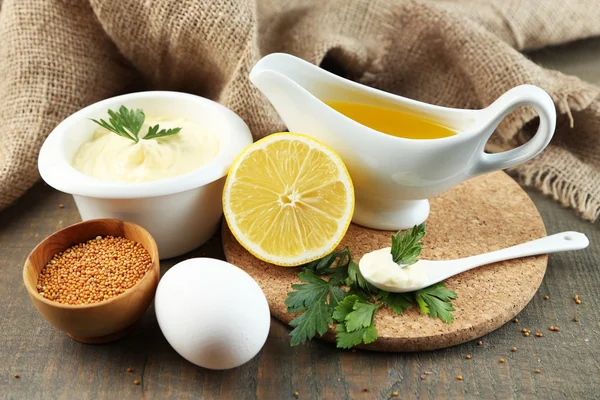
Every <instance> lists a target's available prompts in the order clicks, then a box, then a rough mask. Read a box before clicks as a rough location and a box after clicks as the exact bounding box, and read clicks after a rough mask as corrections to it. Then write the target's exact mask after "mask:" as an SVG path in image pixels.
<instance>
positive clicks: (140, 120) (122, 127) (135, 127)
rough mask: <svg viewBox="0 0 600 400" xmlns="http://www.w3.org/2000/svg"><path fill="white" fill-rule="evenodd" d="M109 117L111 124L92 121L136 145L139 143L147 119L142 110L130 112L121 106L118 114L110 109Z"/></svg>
mask: <svg viewBox="0 0 600 400" xmlns="http://www.w3.org/2000/svg"><path fill="white" fill-rule="evenodd" d="M108 116H109V119H108V121H109V122H106V121H105V120H103V119H101V120H100V121H97V120H95V119H92V121H94V122H95V123H97V124H98V125H100V126H101V127H103V128H105V129H108V130H109V131H111V132H114V133H116V134H117V135H119V136H122V137H124V138H127V139H130V140H133V141H134V142H136V143H137V142H139V140H140V139H139V137H138V134H139V133H140V129H141V128H142V125H143V124H144V120H145V119H146V115H145V114H144V112H143V111H142V110H140V109H137V110H129V109H128V108H127V107H125V106H121V107H120V108H119V111H118V112H114V111H113V110H111V109H109V110H108Z"/></svg>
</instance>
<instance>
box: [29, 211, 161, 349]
mask: <svg viewBox="0 0 600 400" xmlns="http://www.w3.org/2000/svg"><path fill="white" fill-rule="evenodd" d="M98 235H100V236H105V235H112V236H121V237H125V238H127V239H129V240H133V241H135V242H137V243H139V244H141V245H142V246H144V248H145V249H146V250H147V251H148V252H149V253H150V257H151V259H152V266H151V267H150V269H149V270H148V271H147V272H146V274H145V275H144V276H143V277H142V279H140V280H139V282H137V283H136V284H135V286H133V287H132V288H130V289H128V290H126V291H125V292H124V293H121V294H120V295H118V296H115V297H113V298H110V299H108V300H104V301H100V302H97V303H92V304H83V305H70V304H62V303H57V302H54V301H51V300H48V299H46V298H44V297H42V296H41V295H40V294H39V293H38V291H37V288H36V285H37V279H38V276H39V273H40V271H41V270H42V268H44V267H45V266H46V264H47V263H48V262H49V261H50V260H51V259H52V256H54V255H55V254H56V253H60V252H61V251H64V250H66V249H68V248H69V247H71V246H73V245H75V244H77V243H82V242H86V241H88V240H90V239H93V238H95V237H96V236H98ZM159 276H160V267H159V258H158V248H157V246H156V242H155V241H154V239H153V238H152V236H150V234H149V233H148V232H147V231H146V230H145V229H144V228H142V227H141V226H139V225H136V224H133V223H130V222H123V221H120V220H117V219H95V220H89V221H84V222H80V223H78V224H75V225H71V226H69V227H67V228H64V229H62V230H60V231H58V232H56V233H54V234H52V235H51V236H49V237H47V238H46V239H44V241H42V242H41V243H40V244H38V245H37V246H36V248H35V249H33V251H32V252H31V254H29V257H27V260H26V261H25V266H24V268H23V281H24V283H25V287H26V288H27V292H28V293H29V297H30V298H31V301H32V302H33V305H34V306H35V308H37V310H38V311H39V313H40V314H42V317H44V318H45V319H46V321H48V322H50V324H52V325H53V326H54V327H55V328H57V329H60V330H61V331H64V332H66V333H67V334H68V335H69V336H70V337H72V338H73V339H75V340H78V341H80V342H84V343H107V342H111V341H115V340H118V339H120V338H122V337H123V336H125V335H126V334H127V333H128V332H129V331H131V329H132V328H133V327H134V325H135V324H136V322H138V320H139V319H140V318H141V317H142V315H143V314H144V312H145V311H146V309H147V308H148V307H149V306H150V303H152V299H153V298H154V293H155V292H156V287H157V286H158V280H159Z"/></svg>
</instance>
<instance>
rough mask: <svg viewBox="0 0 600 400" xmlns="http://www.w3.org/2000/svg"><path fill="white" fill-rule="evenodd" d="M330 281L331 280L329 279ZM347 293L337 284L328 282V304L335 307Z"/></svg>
mask: <svg viewBox="0 0 600 400" xmlns="http://www.w3.org/2000/svg"><path fill="white" fill-rule="evenodd" d="M330 282H331V280H330ZM347 295H348V293H346V291H345V290H344V289H342V288H341V287H339V286H335V285H332V284H331V283H330V284H329V305H330V306H331V307H332V308H336V307H337V306H338V305H339V304H340V302H342V301H343V300H344V298H346V296H347Z"/></svg>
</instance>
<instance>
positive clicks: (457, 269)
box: [359, 232, 590, 293]
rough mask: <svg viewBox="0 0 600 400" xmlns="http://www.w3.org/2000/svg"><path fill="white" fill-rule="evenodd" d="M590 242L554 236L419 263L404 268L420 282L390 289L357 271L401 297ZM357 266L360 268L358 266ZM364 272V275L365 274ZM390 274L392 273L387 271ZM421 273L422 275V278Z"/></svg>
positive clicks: (567, 235)
mask: <svg viewBox="0 0 600 400" xmlns="http://www.w3.org/2000/svg"><path fill="white" fill-rule="evenodd" d="M589 243H590V241H589V240H588V238H587V237H586V236H585V235H584V234H583V233H579V232H562V233H557V234H555V235H550V236H546V237H544V238H541V239H536V240H532V241H531V242H527V243H523V244H518V245H516V246H512V247H508V248H506V249H502V250H496V251H492V252H490V253H484V254H479V255H477V256H472V257H466V258H459V259H457V260H440V261H430V260H419V261H417V262H416V263H415V264H413V265H410V266H409V267H408V268H410V269H411V270H413V271H414V269H415V268H418V269H423V270H422V271H419V275H421V276H424V277H425V278H424V279H416V280H414V281H409V282H408V285H407V286H405V285H402V286H400V285H390V284H388V283H385V282H379V281H377V280H375V279H374V278H373V277H372V276H369V271H367V270H363V269H364V268H362V267H361V268H360V270H361V273H362V274H363V276H364V277H365V279H366V280H367V282H369V283H370V284H371V285H373V286H375V287H377V288H379V289H382V290H386V291H388V292H394V293H403V292H412V291H415V290H419V289H423V288H425V287H427V286H431V285H433V284H434V283H438V282H441V281H443V280H444V279H447V278H449V277H451V276H454V275H458V274H460V273H462V272H465V271H468V270H470V269H473V268H477V267H480V266H482V265H486V264H491V263H495V262H499V261H504V260H511V259H513V258H520V257H529V256H537V255H539V254H548V253H557V252H559V251H568V250H580V249H585V248H586V247H587V246H588V244H589ZM359 265H360V264H359ZM390 268H400V266H398V265H395V264H393V265H391V266H390ZM365 272H366V274H365ZM390 272H392V271H390ZM423 272H424V273H425V274H424V275H423Z"/></svg>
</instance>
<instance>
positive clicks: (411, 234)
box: [391, 223, 425, 266]
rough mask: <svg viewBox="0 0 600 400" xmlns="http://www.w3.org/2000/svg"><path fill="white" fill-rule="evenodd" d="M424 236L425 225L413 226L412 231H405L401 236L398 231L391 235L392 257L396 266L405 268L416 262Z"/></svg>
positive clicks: (400, 232)
mask: <svg viewBox="0 0 600 400" xmlns="http://www.w3.org/2000/svg"><path fill="white" fill-rule="evenodd" d="M424 236H425V224H424V223H423V224H421V225H415V226H414V227H413V228H412V229H407V230H406V232H405V233H404V234H403V233H402V231H398V233H396V234H395V235H392V250H391V253H392V257H393V259H394V262H395V263H396V264H398V265H402V266H406V265H411V264H414V263H416V262H417V260H418V257H419V254H420V253H421V248H422V247H423V242H421V239H423V237H424Z"/></svg>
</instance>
